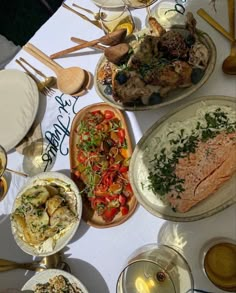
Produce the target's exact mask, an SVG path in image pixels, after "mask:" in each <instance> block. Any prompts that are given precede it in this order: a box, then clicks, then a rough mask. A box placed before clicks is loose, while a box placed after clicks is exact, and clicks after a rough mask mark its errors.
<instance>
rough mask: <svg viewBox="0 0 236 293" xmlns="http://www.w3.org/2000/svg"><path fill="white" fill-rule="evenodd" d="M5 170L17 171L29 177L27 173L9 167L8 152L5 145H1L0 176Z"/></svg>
mask: <svg viewBox="0 0 236 293" xmlns="http://www.w3.org/2000/svg"><path fill="white" fill-rule="evenodd" d="M5 171H8V172H11V173H15V174H17V175H20V176H24V177H28V175H27V174H25V173H23V172H19V171H15V170H12V169H9V168H7V153H6V150H5V149H4V147H3V146H1V145H0V178H1V177H2V175H3V173H4V172H5Z"/></svg>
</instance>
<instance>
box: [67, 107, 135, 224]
mask: <svg viewBox="0 0 236 293" xmlns="http://www.w3.org/2000/svg"><path fill="white" fill-rule="evenodd" d="M106 110H108V111H113V112H114V114H115V117H116V118H118V119H119V120H120V122H121V127H122V128H123V129H124V130H125V139H126V142H127V157H128V158H130V157H131V155H132V145H131V139H130V136H129V132H128V127H127V124H126V121H125V118H124V116H123V114H122V113H121V111H120V110H118V109H116V108H114V107H111V106H110V105H108V104H106V103H97V104H93V105H90V106H87V107H85V108H83V109H82V110H80V111H79V112H78V113H77V114H76V116H75V117H74V119H73V122H72V126H71V134H70V141H69V153H70V168H71V178H72V180H74V182H75V183H76V184H77V186H78V187H79V189H80V190H81V191H82V190H83V189H84V184H83V182H82V180H81V178H80V176H77V175H76V170H77V169H76V168H77V165H78V160H77V157H78V151H79V150H78V147H77V146H76V145H77V143H78V141H79V136H78V132H77V129H78V126H79V125H80V122H81V121H82V119H83V118H84V116H85V115H86V114H87V113H88V112H96V111H101V112H102V113H103V114H104V111H106ZM82 185H83V186H82ZM82 200H83V214H82V218H83V219H84V220H85V221H86V222H87V223H88V224H89V225H91V226H93V227H96V228H108V227H113V226H116V225H120V224H121V223H123V222H124V221H126V220H127V219H128V218H129V217H130V216H131V215H132V214H133V213H134V211H135V209H136V206H137V200H136V198H135V196H134V195H132V196H131V198H130V199H129V200H128V202H127V205H128V208H129V212H128V214H126V215H122V214H121V212H119V213H118V214H117V215H116V216H115V217H114V219H113V220H112V221H111V222H105V221H104V220H103V218H102V217H101V216H98V215H97V213H96V212H94V210H93V209H92V208H91V206H90V203H89V202H88V200H87V196H83V195H82Z"/></svg>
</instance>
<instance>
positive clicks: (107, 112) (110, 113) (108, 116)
mask: <svg viewBox="0 0 236 293" xmlns="http://www.w3.org/2000/svg"><path fill="white" fill-rule="evenodd" d="M104 116H105V119H107V120H109V119H112V118H113V117H115V113H114V112H113V111H111V110H105V111H104Z"/></svg>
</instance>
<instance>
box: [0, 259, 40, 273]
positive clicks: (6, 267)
mask: <svg viewBox="0 0 236 293" xmlns="http://www.w3.org/2000/svg"><path fill="white" fill-rule="evenodd" d="M18 268H19V269H26V270H31V271H38V270H39V269H40V268H42V269H44V268H43V267H42V266H39V263H38V262H37V261H36V262H30V263H17V262H14V261H11V260H7V259H0V272H6V271H10V270H15V269H18Z"/></svg>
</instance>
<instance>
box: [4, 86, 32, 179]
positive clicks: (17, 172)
mask: <svg viewBox="0 0 236 293" xmlns="http://www.w3.org/2000/svg"><path fill="white" fill-rule="evenodd" d="M37 84H38V83H37ZM6 171H8V172H11V173H15V174H17V175H20V176H23V177H29V175H28V174H26V173H23V172H20V171H15V170H12V169H9V168H6Z"/></svg>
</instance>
